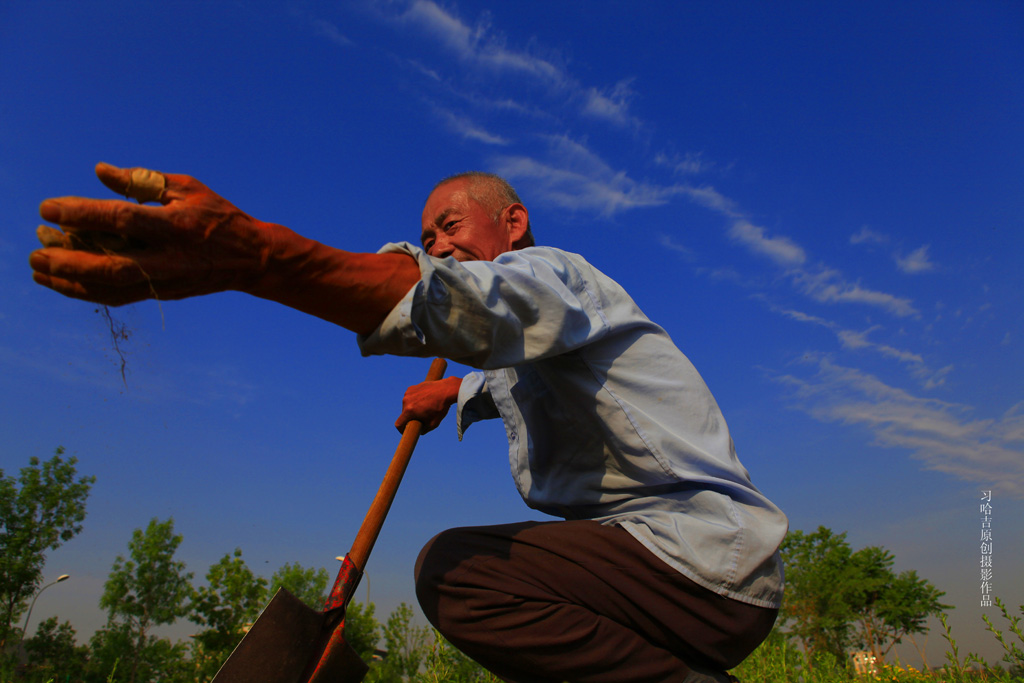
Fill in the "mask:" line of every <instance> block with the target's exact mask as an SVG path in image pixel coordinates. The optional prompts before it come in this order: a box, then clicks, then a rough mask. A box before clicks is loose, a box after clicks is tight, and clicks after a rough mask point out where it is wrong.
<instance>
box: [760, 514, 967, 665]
mask: <svg viewBox="0 0 1024 683" xmlns="http://www.w3.org/2000/svg"><path fill="white" fill-rule="evenodd" d="M782 558H783V562H784V563H785V567H786V596H785V599H784V602H783V608H782V613H781V615H780V620H779V623H780V624H784V625H785V627H786V628H787V629H788V633H789V635H791V636H793V637H795V638H796V639H797V640H798V641H799V642H800V643H801V644H802V645H803V647H804V650H805V652H806V653H807V655H808V661H809V662H814V661H818V660H819V659H821V658H822V657H824V656H825V655H826V654H828V655H830V656H831V657H833V658H834V659H835V660H836V661H837V662H845V661H846V653H847V651H848V650H849V649H851V648H852V647H853V646H855V645H856V646H859V647H864V648H867V649H869V650H871V652H872V654H874V655H875V658H876V659H877V661H879V662H881V661H884V659H885V655H886V654H888V652H889V651H890V650H891V649H892V647H893V646H894V645H896V644H897V643H899V642H901V641H902V639H903V638H904V637H906V636H910V635H913V634H917V633H926V632H927V631H928V627H927V626H926V622H927V619H928V617H929V616H932V615H939V614H942V613H943V611H944V610H947V609H951V607H950V606H949V605H944V604H942V603H941V602H939V599H940V598H941V597H942V596H943V595H945V594H944V593H943V592H942V591H940V590H938V589H937V588H936V587H935V586H933V585H932V584H931V583H930V582H928V581H927V580H926V579H923V578H921V577H919V576H918V575H917V572H915V571H912V570H911V571H905V572H903V573H901V574H898V575H897V574H896V573H895V572H894V571H893V564H894V562H895V558H894V557H893V555H892V553H890V552H889V551H888V550H886V549H884V548H881V547H878V546H868V547H866V548H862V549H860V550H858V551H856V552H854V551H853V550H852V549H851V548H850V545H849V544H848V543H847V542H846V534H836V533H833V532H832V530H831V529H828V528H826V527H818V530H817V531H815V532H814V533H813V534H805V533H803V532H801V531H794V532H792V533H790V534H789V535H788V536H787V537H786V540H785V541H784V542H783V545H782ZM822 661H824V660H822Z"/></svg>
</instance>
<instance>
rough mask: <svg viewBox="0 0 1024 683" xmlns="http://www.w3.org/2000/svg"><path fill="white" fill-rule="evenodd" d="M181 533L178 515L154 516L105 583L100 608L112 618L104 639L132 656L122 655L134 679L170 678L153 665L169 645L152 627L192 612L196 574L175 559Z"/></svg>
mask: <svg viewBox="0 0 1024 683" xmlns="http://www.w3.org/2000/svg"><path fill="white" fill-rule="evenodd" d="M181 538H182V537H181V536H180V535H176V534H175V533H174V520H173V519H168V520H167V521H165V522H161V521H159V520H157V519H155V518H154V519H153V520H151V521H150V523H149V526H148V527H146V530H145V531H143V530H142V529H136V530H135V531H134V532H133V533H132V539H131V541H129V543H128V554H129V558H128V559H125V558H124V557H123V556H120V555H119V556H118V557H117V559H116V560H115V561H114V566H113V569H112V570H111V572H110V577H109V578H108V579H107V582H106V584H105V585H104V591H103V596H102V597H101V598H100V607H102V608H104V609H106V610H107V613H108V618H107V628H106V629H104V632H105V633H104V634H103V635H102V636H101V639H100V641H101V643H100V644H102V645H103V646H104V647H105V648H107V649H112V650H113V651H117V652H120V653H124V655H126V656H127V659H126V658H125V657H124V656H122V658H121V666H122V668H124V669H127V680H128V681H129V683H134V682H135V681H136V680H137V679H141V680H167V677H166V673H165V672H163V671H161V670H160V669H154V668H153V667H154V666H157V667H159V666H160V665H161V663H162V662H164V661H165V660H166V659H167V658H166V657H163V658H161V657H158V655H160V654H161V653H162V652H163V651H164V650H166V649H167V648H166V646H165V643H162V642H160V639H158V638H156V637H154V636H151V635H150V630H151V629H152V628H153V627H154V626H158V625H161V624H170V623H172V622H174V621H175V620H176V619H178V618H179V617H183V616H185V615H186V614H188V608H189V601H190V598H191V597H192V593H193V590H192V583H191V581H192V574H191V572H186V571H185V563H184V562H180V561H178V560H175V559H174V553H175V552H176V551H177V549H178V546H179V545H180V544H181ZM98 635H99V633H98ZM172 650H173V648H172ZM169 654H173V652H170V653H169Z"/></svg>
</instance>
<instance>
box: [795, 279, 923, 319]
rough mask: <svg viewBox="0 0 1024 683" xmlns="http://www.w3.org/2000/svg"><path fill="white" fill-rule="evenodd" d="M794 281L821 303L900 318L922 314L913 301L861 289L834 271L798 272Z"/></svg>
mask: <svg viewBox="0 0 1024 683" xmlns="http://www.w3.org/2000/svg"><path fill="white" fill-rule="evenodd" d="M793 282H794V283H795V284H796V285H797V287H798V288H799V289H800V290H802V291H803V293H804V294H806V295H807V296H809V297H811V298H812V299H814V300H815V301H818V302H821V303H855V304H864V305H868V306H876V307H878V308H881V309H884V310H886V311H888V312H889V313H891V314H893V315H896V316H899V317H901V318H905V317H910V316H916V315H918V314H919V311H918V310H917V309H916V308H915V307H914V304H913V302H912V301H911V300H910V299H908V298H905V297H899V296H895V295H893V294H888V293H886V292H880V291H877V290H873V289H867V288H865V287H861V286H860V284H859V283H855V282H849V281H847V280H846V279H845V278H844V277H843V276H842V273H840V272H839V271H838V270H836V269H834V268H828V267H825V266H818V267H816V268H814V269H813V270H810V269H807V270H801V271H799V272H795V273H793Z"/></svg>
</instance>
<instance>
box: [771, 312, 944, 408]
mask: <svg viewBox="0 0 1024 683" xmlns="http://www.w3.org/2000/svg"><path fill="white" fill-rule="evenodd" d="M761 298H762V299H764V297H761ZM765 301H766V303H767V305H768V307H769V308H770V309H771V310H772V311H774V312H776V313H779V314H781V315H784V316H785V317H787V318H790V319H791V320H796V321H798V322H803V323H809V324H812V325H817V326H819V327H824V328H825V329H827V330H830V331H831V332H832V333H833V334H834V335H835V336H836V338H837V339H838V340H839V344H840V346H841V347H842V348H843V349H846V350H848V351H868V352H871V353H876V354H878V355H880V356H882V357H884V358H889V359H891V360H895V361H898V362H900V363H903V364H905V365H907V366H908V367H909V370H910V373H911V375H913V376H914V377H916V378H917V379H918V380H920V381H921V383H922V386H923V387H924V388H925V389H933V388H935V387H937V386H941V385H942V384H943V383H945V377H946V375H948V374H949V373H950V372H951V371H952V370H953V366H952V365H949V366H947V367H945V368H943V369H942V370H939V371H934V370H932V369H931V368H929V367H928V366H927V365H925V362H924V357H922V356H921V354H919V353H914V352H913V351H908V350H906V349H898V348H896V347H894V346H891V345H889V344H881V343H878V342H875V341H872V340H871V339H869V338H868V337H869V336H870V335H871V334H872V333H874V332H877V331H878V330H881V329H882V326H881V325H873V326H872V327H869V328H868V329H866V330H861V331H857V330H850V329H844V328H843V327H841V326H840V325H838V324H837V323H835V322H833V321H831V320H826V319H825V318H822V317H820V316H815V315H810V314H807V313H804V312H802V311H797V310H793V309H789V308H781V307H778V306H774V305H772V304H771V303H770V302H767V300H766V299H765Z"/></svg>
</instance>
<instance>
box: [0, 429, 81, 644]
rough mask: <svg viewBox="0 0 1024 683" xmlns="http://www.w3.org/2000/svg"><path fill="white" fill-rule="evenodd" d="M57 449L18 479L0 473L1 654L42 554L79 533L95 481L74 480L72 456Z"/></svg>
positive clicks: (38, 575)
mask: <svg viewBox="0 0 1024 683" xmlns="http://www.w3.org/2000/svg"><path fill="white" fill-rule="evenodd" d="M63 456H64V448H63V447H60V448H57V450H56V452H55V453H54V456H53V457H52V458H50V459H49V460H47V461H45V462H40V460H39V458H31V459H29V464H28V467H25V468H22V470H21V472H20V474H19V476H18V478H17V479H15V478H14V477H10V476H4V472H3V470H2V469H0V652H2V651H4V649H5V646H6V645H7V643H8V641H9V640H10V639H11V638H12V636H13V637H14V638H17V637H19V636H20V633H19V632H18V629H17V627H16V626H14V624H15V622H16V621H17V620H18V618H19V617H20V616H21V614H22V613H23V612H24V610H25V608H26V607H27V605H28V601H29V599H30V598H31V597H32V595H33V594H34V593H35V591H36V589H37V588H38V587H39V584H40V582H41V580H42V575H43V574H42V572H43V565H44V564H45V563H46V551H48V550H56V549H57V548H59V547H60V546H61V544H63V543H65V542H67V541H69V540H71V539H72V538H74V537H75V536H76V535H77V534H78V533H79V532H80V531H81V530H82V521H83V520H84V519H85V501H86V499H87V498H88V497H89V490H90V488H91V487H92V485H93V483H94V482H95V481H96V477H78V478H77V479H76V475H77V473H78V472H77V470H76V467H75V466H76V465H77V464H78V460H77V459H76V458H73V457H72V458H67V459H65V458H64V457H63Z"/></svg>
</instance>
